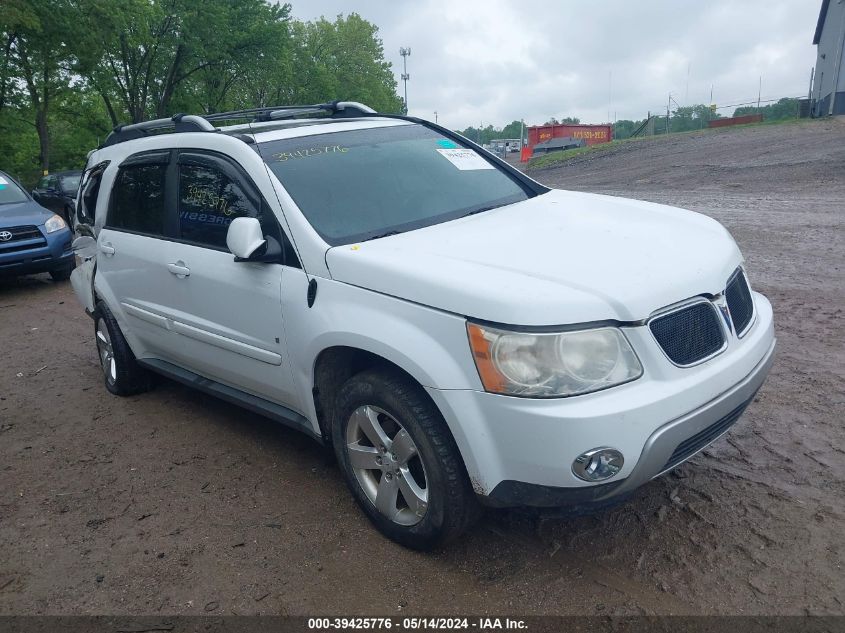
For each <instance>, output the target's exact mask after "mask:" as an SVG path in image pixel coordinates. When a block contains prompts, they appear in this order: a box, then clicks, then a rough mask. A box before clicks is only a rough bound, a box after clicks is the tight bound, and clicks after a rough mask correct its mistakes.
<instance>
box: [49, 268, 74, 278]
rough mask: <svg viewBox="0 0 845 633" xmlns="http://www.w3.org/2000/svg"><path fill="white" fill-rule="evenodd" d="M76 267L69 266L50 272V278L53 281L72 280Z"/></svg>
mask: <svg viewBox="0 0 845 633" xmlns="http://www.w3.org/2000/svg"><path fill="white" fill-rule="evenodd" d="M73 269H74V266H73V265H72V264H69V265H67V266H64V267H63V268H55V269H53V270H51V271H50V277H52V278H53V281H67V280H68V279H70V274H71V273H72V272H73Z"/></svg>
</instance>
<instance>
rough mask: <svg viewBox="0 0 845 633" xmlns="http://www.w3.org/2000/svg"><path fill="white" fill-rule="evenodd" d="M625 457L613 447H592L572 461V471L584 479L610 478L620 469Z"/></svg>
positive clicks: (598, 479) (599, 479)
mask: <svg viewBox="0 0 845 633" xmlns="http://www.w3.org/2000/svg"><path fill="white" fill-rule="evenodd" d="M624 463H625V459H624V458H623V457H622V453H620V452H619V451H617V450H616V449H615V448H594V449H593V450H591V451H587V452H586V453H582V454H581V455H579V456H578V457H576V458H575V461H574V462H572V473H573V474H574V475H575V476H576V477H578V479H583V480H584V481H603V480H604V479H610V478H611V477H613V476H614V475H615V474H616V473H618V472H619V471H620V470H622V464H624Z"/></svg>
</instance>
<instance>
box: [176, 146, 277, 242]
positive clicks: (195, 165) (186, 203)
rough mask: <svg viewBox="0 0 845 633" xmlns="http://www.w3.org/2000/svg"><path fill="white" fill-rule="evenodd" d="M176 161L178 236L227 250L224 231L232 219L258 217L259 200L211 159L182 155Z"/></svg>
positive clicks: (187, 240)
mask: <svg viewBox="0 0 845 633" xmlns="http://www.w3.org/2000/svg"><path fill="white" fill-rule="evenodd" d="M179 162H180V164H179V234H180V237H181V239H183V240H185V241H186V242H191V243H193V244H197V245H199V246H208V247H211V248H217V249H221V250H226V232H227V231H228V229H229V225H230V224H231V223H232V220H234V219H235V218H242V217H253V218H259V219H261V218H260V214H259V209H260V205H259V204H258V202H257V201H256V200H255V199H254V198H253V197H252V196H250V195H248V194H247V192H246V191H245V190H244V188H243V187H242V186H241V184H240V182H238V181H237V180H235V179H234V178H232V177H231V176H230V175H229V174H227V173H225V171H224V170H223V169H220V168H218V167H216V166H215V165H214V163H211V162H206V161H193V160H190V159H188V160H185V157H182V159H180V161H179ZM226 171H228V170H226ZM262 224H264V223H263V222H262Z"/></svg>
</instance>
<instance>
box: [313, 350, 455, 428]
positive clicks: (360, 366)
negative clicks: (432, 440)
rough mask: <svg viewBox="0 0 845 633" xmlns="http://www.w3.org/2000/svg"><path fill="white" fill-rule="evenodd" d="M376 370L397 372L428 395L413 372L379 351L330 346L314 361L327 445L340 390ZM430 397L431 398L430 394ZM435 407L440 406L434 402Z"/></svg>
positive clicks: (316, 406) (317, 406)
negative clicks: (347, 383) (366, 372)
mask: <svg viewBox="0 0 845 633" xmlns="http://www.w3.org/2000/svg"><path fill="white" fill-rule="evenodd" d="M375 368H385V369H390V370H392V371H396V372H398V373H400V374H402V375H404V376H405V377H407V378H409V379H410V380H412V381H413V382H414V383H415V384H417V385H418V386H419V387H420V390H421V392H423V393H426V392H425V389H424V388H423V382H422V381H421V380H420V379H419V378H417V377H416V376H415V375H414V373H412V370H410V369H409V368H406V367H403V366H402V365H400V364H398V363H397V362H395V361H394V360H391V359H388V358H386V357H385V356H382V355H381V354H378V353H377V352H374V351H371V350H368V349H365V348H363V347H354V346H350V345H332V346H330V347H326V348H324V349H323V350H321V351H320V353H319V354H317V356H316V357H315V359H314V367H313V371H312V385H311V395H312V397H313V399H314V409H315V411H316V413H317V422H318V424H319V427H320V434H321V435H322V436H323V440H324V441H325V442H326V443H331V425H332V422H333V415H334V398H335V395H336V394H337V392H338V390H339V389H340V387H341V386H342V385H343V383H345V382H346V381H347V380H349V378H351V377H352V376H354V375H356V374H359V373H361V372H363V371H366V370H368V369H375ZM426 398H429V396H428V394H427V393H426ZM429 399H430V398H429ZM432 405H433V406H435V407H436V406H437V405H436V404H434V402H433V401H432ZM438 410H439V409H438Z"/></svg>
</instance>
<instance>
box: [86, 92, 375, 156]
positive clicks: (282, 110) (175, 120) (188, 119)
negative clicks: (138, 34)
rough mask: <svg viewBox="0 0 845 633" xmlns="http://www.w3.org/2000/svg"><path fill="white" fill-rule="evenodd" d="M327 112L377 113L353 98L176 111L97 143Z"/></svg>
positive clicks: (106, 144) (348, 114)
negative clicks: (228, 109)
mask: <svg viewBox="0 0 845 633" xmlns="http://www.w3.org/2000/svg"><path fill="white" fill-rule="evenodd" d="M320 112H327V113H328V114H329V116H330V117H332V118H338V119H342V118H351V117H360V116H371V115H373V114H378V113H377V112H376V111H375V110H373V109H372V108H370V107H368V106H365V105H364V104H363V103H358V102H357V101H332V102H330V103H317V104H314V105H299V106H270V107H266V108H250V109H247V110H233V111H231V112H218V113H215V114H208V115H204V116H198V115H195V114H176V115H174V116H172V117H170V118H166V119H155V120H153V121H143V122H141V123H131V124H129V125H118V126H117V127H115V128H114V129H113V130H112V131H111V133H110V134H109V135H108V136H107V137H106V140H105V141H103V144H102V145H100V149H102V148H104V147H109V146H110V145H116V144H118V143H123V142H125V141H132V140H135V139H139V138H144V137H145V136H150V135H151V134H153V133H157V132H161V131H163V130H169V131H173V132H216V131H217V128H216V127H214V126H213V125H212V124H211V123H210V121H226V120H231V119H252V120H254V121H276V120H279V119H292V118H296V117H298V116H301V115H304V114H317V113H320Z"/></svg>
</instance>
